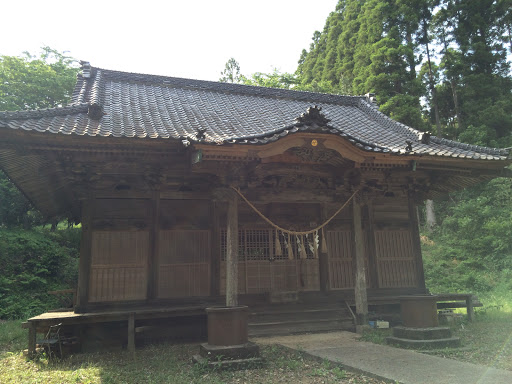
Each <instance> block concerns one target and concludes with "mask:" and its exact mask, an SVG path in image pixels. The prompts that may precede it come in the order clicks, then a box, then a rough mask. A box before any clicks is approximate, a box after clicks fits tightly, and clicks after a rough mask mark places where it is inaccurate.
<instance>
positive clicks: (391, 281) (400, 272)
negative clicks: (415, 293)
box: [373, 199, 421, 288]
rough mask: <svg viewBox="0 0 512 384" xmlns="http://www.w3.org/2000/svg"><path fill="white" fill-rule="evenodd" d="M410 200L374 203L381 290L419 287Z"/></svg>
mask: <svg viewBox="0 0 512 384" xmlns="http://www.w3.org/2000/svg"><path fill="white" fill-rule="evenodd" d="M409 209H410V207H409V202H408V200H407V199H382V200H377V201H375V202H374V212H373V215H374V219H375V229H374V238H375V259H376V263H377V275H378V284H379V288H409V287H418V286H419V281H418V279H419V278H418V273H417V262H418V260H417V258H418V257H421V254H420V255H416V254H415V251H414V247H413V238H412V236H413V231H412V226H414V225H417V223H411V222H410V214H409Z"/></svg>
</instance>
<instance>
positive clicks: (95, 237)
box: [89, 231, 149, 303]
mask: <svg viewBox="0 0 512 384" xmlns="http://www.w3.org/2000/svg"><path fill="white" fill-rule="evenodd" d="M91 253H92V260H91V273H90V285H89V302H92V303H94V302H109V301H125V300H143V299H145V298H146V292H147V261H148V256H149V231H93V233H92V248H91Z"/></svg>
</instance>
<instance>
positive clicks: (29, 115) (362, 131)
mask: <svg viewBox="0 0 512 384" xmlns="http://www.w3.org/2000/svg"><path fill="white" fill-rule="evenodd" d="M315 105H318V106H319V107H321V108H322V111H321V113H322V114H323V115H324V116H325V117H326V118H327V119H329V122H328V123H326V124H316V123H298V122H297V121H296V119H297V118H298V117H299V116H300V115H301V114H303V113H305V112H306V110H307V109H308V108H309V107H312V106H315ZM0 127H8V128H12V129H23V130H29V131H38V132H51V133H60V134H76V135H89V136H113V137H123V136H124V137H134V138H163V139H179V140H189V141H198V140H202V143H211V144H216V145H222V144H226V143H238V144H248V145H251V144H252V145H257V144H265V143H268V142H271V141H275V140H279V138H281V137H283V136H286V135H288V134H291V133H293V132H297V131H319V132H326V133H331V134H336V135H340V136H343V137H346V138H347V139H348V140H350V141H351V142H352V143H353V144H354V145H356V146H358V147H360V148H361V149H363V150H365V151H371V152H387V153H394V154H407V155H432V156H447V157H460V158H474V159H490V160H504V159H506V158H507V156H508V155H509V154H508V152H507V151H506V150H500V149H491V148H485V147H479V146H473V145H468V144H462V143H458V142H454V141H450V140H446V139H440V138H437V137H435V136H432V137H431V138H430V141H429V142H428V144H427V143H425V144H423V143H422V142H421V132H419V131H417V130H415V129H412V128H410V127H407V126H405V125H403V124H400V123H398V122H395V121H393V120H391V119H390V118H388V117H387V116H385V115H384V114H382V113H380V112H379V111H378V110H377V108H376V107H375V106H374V105H373V104H372V103H371V102H370V101H369V100H368V99H367V98H366V97H354V96H340V95H329V94H321V93H311V92H298V91H291V90H283V89H273V88H264V87H252V86H245V85H239V84H227V83H217V82H210V81H199V80H189V79H181V78H173V77H162V76H153V75H144V74H135V73H126V72H118V71H111V70H104V69H100V68H94V67H90V66H89V65H88V63H84V65H83V71H82V74H81V75H79V76H78V82H77V85H76V87H75V91H74V94H73V99H72V102H71V103H70V104H69V105H68V106H66V107H62V108H54V109H47V110H39V111H26V112H24V111H23V112H0ZM202 129H206V131H205V132H204V138H203V139H201V134H200V133H199V132H200V131H201V130H202ZM408 143H410V146H409V145H408ZM408 146H409V148H407V147H408ZM411 147H412V150H411Z"/></svg>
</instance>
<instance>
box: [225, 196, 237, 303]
mask: <svg viewBox="0 0 512 384" xmlns="http://www.w3.org/2000/svg"><path fill="white" fill-rule="evenodd" d="M227 221H228V222H227V244H226V245H227V255H226V306H228V307H236V306H238V196H237V195H236V194H235V193H231V197H230V199H229V201H228V216H227Z"/></svg>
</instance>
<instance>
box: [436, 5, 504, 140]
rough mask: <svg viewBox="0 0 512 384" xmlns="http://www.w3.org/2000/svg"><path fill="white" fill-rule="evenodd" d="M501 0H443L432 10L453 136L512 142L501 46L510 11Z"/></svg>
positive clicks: (462, 138) (463, 138)
mask: <svg viewBox="0 0 512 384" xmlns="http://www.w3.org/2000/svg"><path fill="white" fill-rule="evenodd" d="M505 3H506V2H503V1H498V0H480V1H463V0H443V1H442V2H441V6H442V8H441V9H440V11H439V12H438V14H437V15H436V22H437V35H438V39H439V41H440V42H441V46H442V47H443V52H442V53H443V58H442V65H441V67H442V68H443V70H444V75H445V79H446V81H447V83H448V84H449V85H450V87H451V89H452V94H453V102H454V107H455V112H456V121H457V129H456V131H455V132H454V136H455V138H457V139H459V140H461V141H465V142H469V143H474V144H482V145H488V146H509V145H510V144H511V143H512V139H511V133H512V79H511V78H510V72H509V70H510V65H509V64H510V63H509V62H508V61H507V55H506V51H507V50H506V48H505V46H504V43H506V42H507V40H509V37H507V36H508V35H507V31H508V26H507V25H508V24H507V23H508V20H509V18H510V12H511V11H510V9H509V8H507V9H504V8H503V7H504V4H505ZM508 3H509V5H510V2H508Z"/></svg>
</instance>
